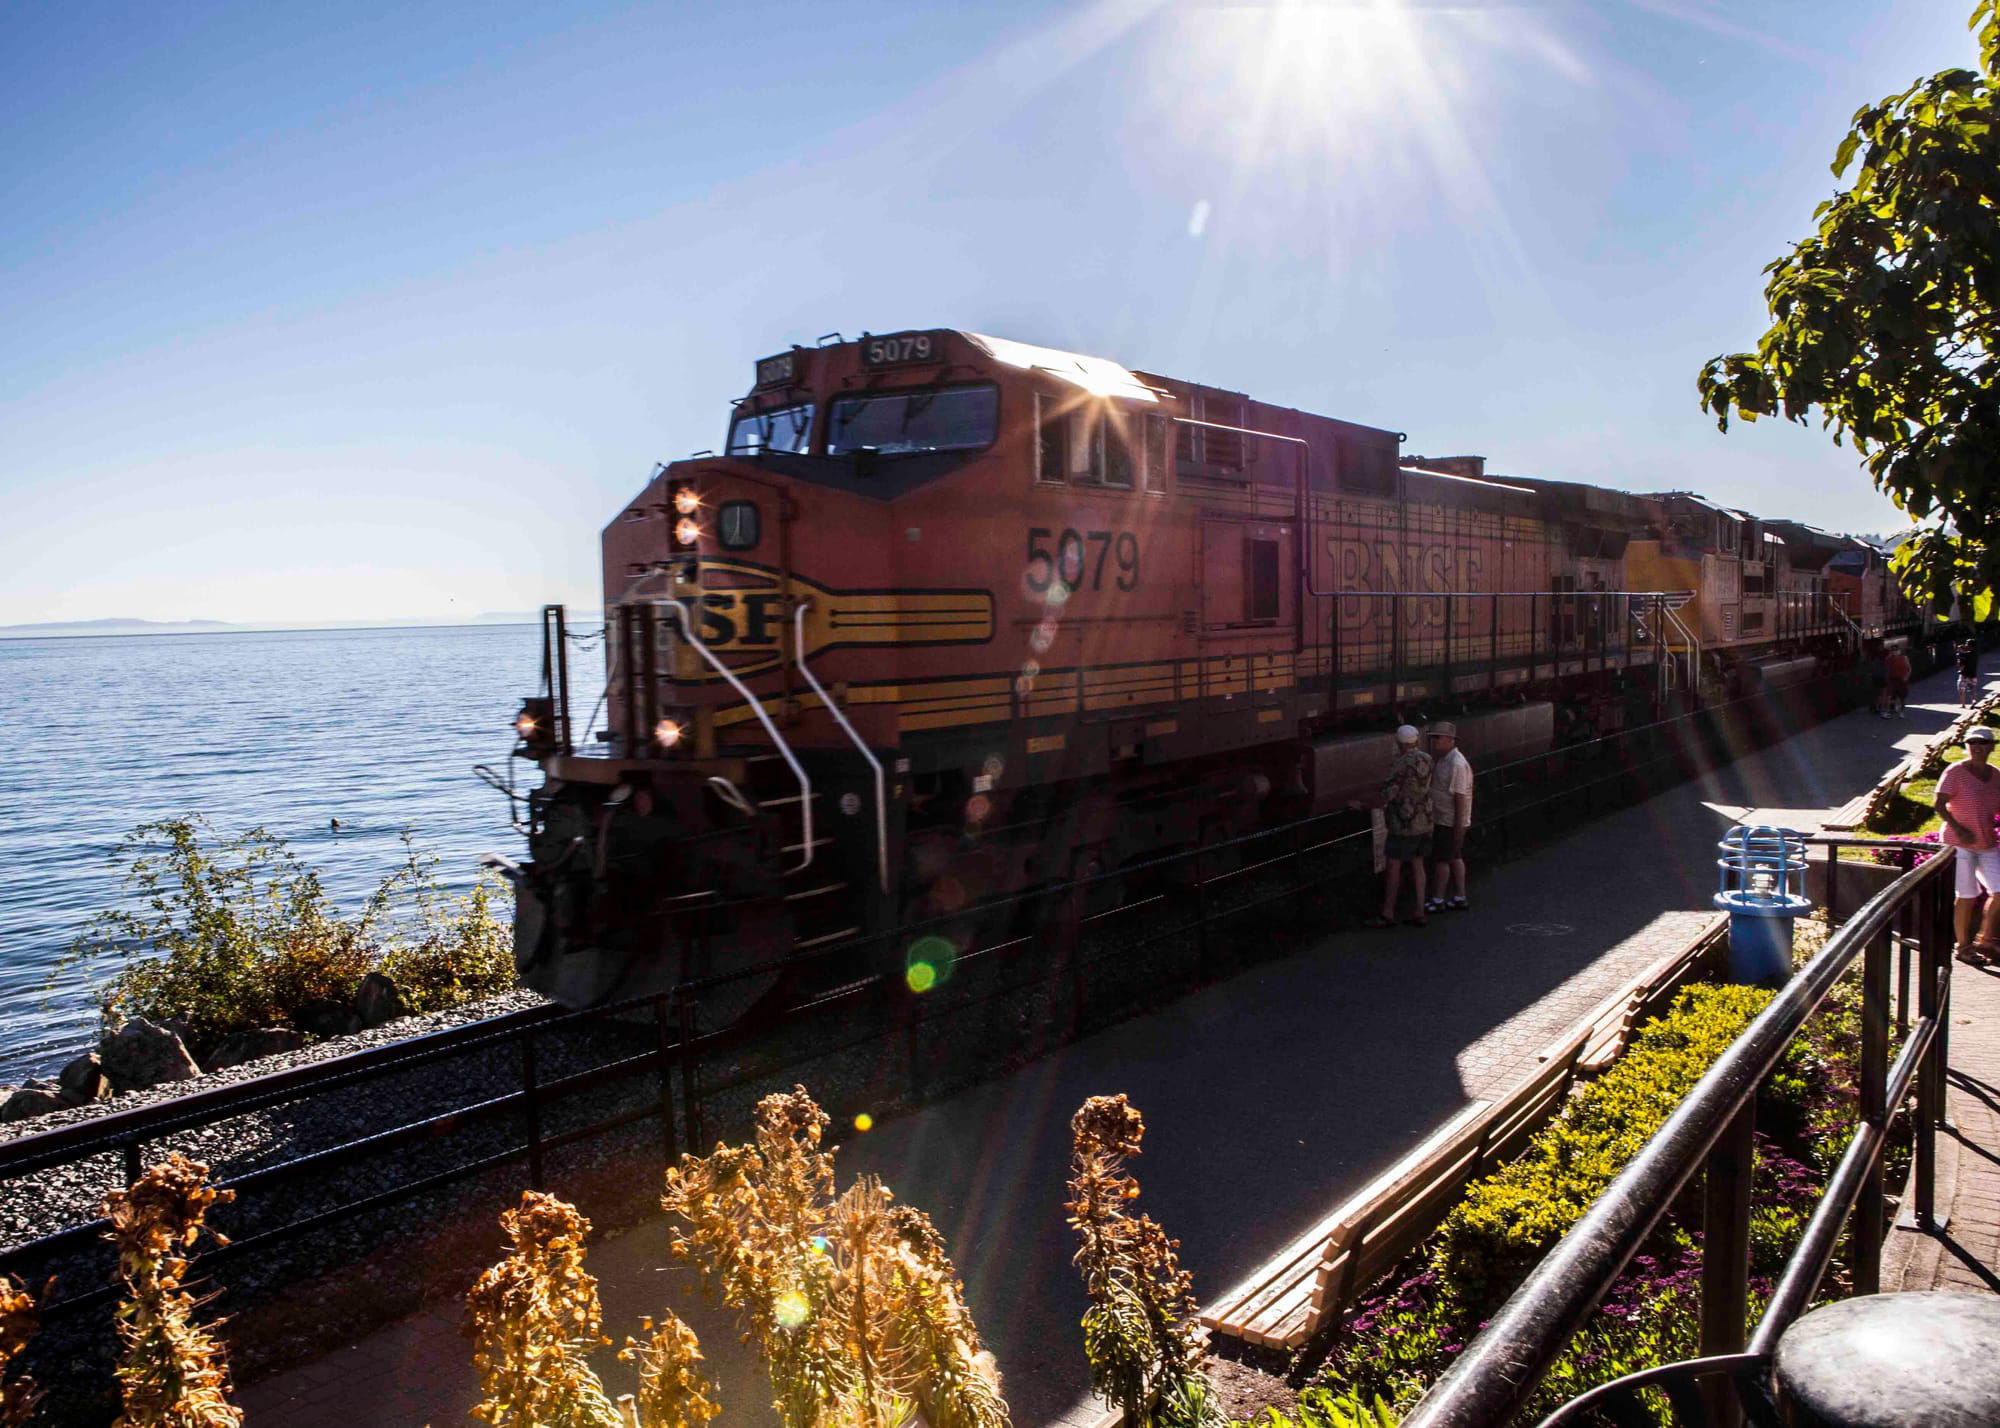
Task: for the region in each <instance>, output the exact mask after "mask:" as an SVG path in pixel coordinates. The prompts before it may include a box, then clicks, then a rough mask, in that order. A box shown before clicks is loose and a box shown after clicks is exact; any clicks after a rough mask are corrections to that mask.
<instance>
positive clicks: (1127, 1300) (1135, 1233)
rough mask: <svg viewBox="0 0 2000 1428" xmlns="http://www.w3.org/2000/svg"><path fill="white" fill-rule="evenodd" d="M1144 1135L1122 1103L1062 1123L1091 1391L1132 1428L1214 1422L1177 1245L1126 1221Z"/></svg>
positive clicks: (1150, 1224)
mask: <svg viewBox="0 0 2000 1428" xmlns="http://www.w3.org/2000/svg"><path fill="white" fill-rule="evenodd" d="M1145 1134H1146V1125H1145V1121H1144V1120H1143V1119H1142V1118H1141V1117H1140V1115H1139V1111H1138V1108H1137V1107H1135V1106H1133V1105H1132V1104H1131V1103H1130V1102H1129V1101H1127V1100H1126V1099H1125V1097H1123V1096H1092V1097H1091V1098H1090V1099H1089V1100H1087V1101H1085V1102H1084V1103H1083V1105H1082V1106H1081V1107H1080V1108H1079V1109H1078V1111H1077V1113H1076V1115H1075V1116H1073V1117H1071V1119H1070V1138H1071V1145H1072V1158H1071V1174H1070V1182H1069V1192H1070V1199H1069V1202H1068V1204H1067V1205H1066V1206H1065V1208H1066V1209H1068V1211H1069V1214H1070V1218H1069V1223H1070V1226H1071V1228H1073V1229H1074V1230H1075V1231H1076V1232H1077V1238H1078V1239H1079V1241H1080V1242H1081V1243H1080V1244H1079V1245H1078V1248H1077V1252H1076V1257H1075V1261H1074V1262H1075V1264H1076V1266H1077V1268H1078V1270H1080V1271H1081V1272H1082V1274H1083V1284H1084V1289H1085V1291H1086V1292H1087V1293H1088V1294H1089V1296H1090V1309H1089V1310H1088V1312H1086V1313H1085V1315H1084V1317H1083V1335H1084V1352H1085V1354H1086V1356H1087V1357H1088V1358H1089V1360H1090V1386H1091V1388H1092V1389H1093V1390H1095V1391H1096V1392H1097V1393H1098V1394H1099V1395H1100V1396H1101V1397H1103V1398H1105V1399H1107V1400H1108V1401H1110V1402H1111V1403H1113V1404H1115V1405H1117V1406H1118V1407H1119V1408H1121V1409H1123V1410H1124V1411H1125V1414H1126V1416H1127V1420H1128V1421H1129V1422H1132V1423H1134V1424H1136V1425H1140V1428H1151V1425H1161V1428H1166V1425H1189V1428H1192V1425H1197V1424H1205V1423H1212V1422H1218V1421H1220V1412H1219V1410H1218V1409H1217V1408H1216V1407H1215V1404H1214V1398H1213V1395H1212V1394H1211V1393H1210V1392H1209V1388H1208V1380H1207V1377H1206V1375H1205V1374H1204V1373H1203V1371H1202V1367H1201V1361H1202V1342H1201V1335H1200V1329H1199V1325H1198V1324H1197V1322H1196V1320H1195V1307H1196V1306H1195V1301H1194V1292H1193V1287H1194V1279H1193V1276H1192V1275H1190V1274H1188V1272H1187V1271H1186V1270H1184V1269H1182V1268H1181V1267H1180V1261H1179V1258H1178V1254H1177V1252H1178V1251H1179V1249H1180V1241H1179V1240H1174V1239H1169V1238H1168V1237H1167V1232H1166V1231H1165V1230H1163V1229H1161V1228H1160V1226H1159V1224H1158V1223H1157V1222H1156V1221H1155V1220H1154V1219H1153V1218H1152V1217H1151V1216H1150V1215H1135V1214H1131V1213H1128V1211H1129V1207H1130V1205H1131V1202H1132V1201H1134V1200H1136V1199H1138V1198H1139V1182H1138V1181H1137V1180H1136V1179H1134V1178H1133V1177H1132V1176H1130V1175H1128V1174H1127V1173H1126V1172H1125V1162H1126V1161H1127V1160H1128V1159H1129V1158H1130V1157H1132V1156H1135V1155H1137V1154H1138V1153H1139V1143H1140V1141H1141V1140H1142V1139H1144V1137H1145Z"/></svg>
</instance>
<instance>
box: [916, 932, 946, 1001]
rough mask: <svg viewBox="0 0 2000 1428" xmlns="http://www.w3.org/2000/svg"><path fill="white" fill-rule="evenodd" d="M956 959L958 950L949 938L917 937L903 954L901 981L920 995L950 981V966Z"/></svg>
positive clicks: (935, 936) (933, 934) (936, 936)
mask: <svg viewBox="0 0 2000 1428" xmlns="http://www.w3.org/2000/svg"><path fill="white" fill-rule="evenodd" d="M957 959H958V948H957V946H956V945H955V944H954V943H953V942H952V940H951V939H950V938H949V937H940V936H938V935H937V934H936V933H932V934H930V935H929V936H928V937H919V938H918V939H917V940H916V941H915V942H912V943H911V944H910V950H909V951H907V952H905V953H904V954H903V981H904V983H905V985H907V986H908V987H909V989H910V990H911V991H913V992H916V993H917V994H918V995H922V994H923V993H925V992H928V991H930V990H931V989H932V988H934V987H941V986H943V985H944V984H945V983H946V982H947V981H949V980H950V979H951V969H952V964H953V963H954V962H956V961H957Z"/></svg>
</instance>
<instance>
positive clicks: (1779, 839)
mask: <svg viewBox="0 0 2000 1428" xmlns="http://www.w3.org/2000/svg"><path fill="white" fill-rule="evenodd" d="M1715 846H1716V847H1717V849H1719V850H1720V851H1721V853H1722V856H1721V857H1719V858H1717V859H1716V860H1715V866H1716V867H1717V868H1718V869H1719V870H1720V872H1721V876H1720V878H1719V879H1718V884H1719V886H1718V888H1717V891H1716V894H1715V906H1716V907H1717V909H1718V910H1720V911H1722V912H1726V913H1728V914H1729V975H1730V977H1731V979H1733V980H1735V981H1738V982H1752V983H1761V984H1763V985H1766V986H1776V985H1778V984H1779V983H1781V982H1783V981H1785V980H1786V979H1787V978H1789V977H1790V976H1791V975H1792V921H1793V919H1794V918H1796V917H1798V916H1799V915H1800V914H1802V913H1806V912H1810V911H1811V910H1812V902H1811V900H1810V899H1809V898H1807V897H1806V895H1805V877H1806V844H1805V836H1804V835H1803V834H1801V833H1799V832H1798V831H1797V830H1795V829H1791V828H1732V829H1730V830H1729V832H1728V833H1727V834H1725V835H1724V837H1723V839H1722V841H1721V842H1720V843H1718V844H1716V845H1715Z"/></svg>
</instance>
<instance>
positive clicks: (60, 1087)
mask: <svg viewBox="0 0 2000 1428" xmlns="http://www.w3.org/2000/svg"><path fill="white" fill-rule="evenodd" d="M56 1094H57V1095H59V1096H61V1097H62V1100H63V1104H64V1105H66V1106H87V1105H89V1104H90V1103H91V1102H92V1101H101V1100H104V1099H105V1098H107V1097H108V1096H110V1094H111V1081H110V1078H109V1077H107V1076H106V1075H105V1074H104V1063H103V1062H102V1061H100V1060H98V1057H97V1053H96V1052H94V1051H86V1052H84V1053H83V1055H81V1056H79V1057H77V1058H76V1060H74V1061H72V1062H70V1063H69V1065H67V1066H65V1067H63V1069H62V1072H61V1074H60V1075H58V1076H57V1077H56Z"/></svg>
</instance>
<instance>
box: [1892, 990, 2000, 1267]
mask: <svg viewBox="0 0 2000 1428" xmlns="http://www.w3.org/2000/svg"><path fill="white" fill-rule="evenodd" d="M1950 1062H1951V1066H1950V1070H1949V1071H1948V1072H1947V1073H1946V1077H1945V1081H1946V1090H1945V1116H1946V1119H1947V1120H1948V1122H1949V1125H1948V1126H1947V1127H1945V1128H1942V1129H1940V1130H1939V1132H1938V1138H1937V1146H1938V1172H1937V1183H1936V1194H1937V1202H1936V1203H1937V1208H1938V1211H1939V1213H1940V1214H1941V1215H1942V1216H1943V1217H1944V1227H1943V1229H1942V1231H1941V1232H1928V1233H1927V1232H1924V1231H1920V1230H1918V1229H1917V1228H1916V1227H1915V1225H1914V1223H1912V1222H1911V1221H1912V1217H1911V1216H1910V1215H1909V1214H1908V1213H1905V1214H1904V1215H1903V1216H1900V1217H1899V1219H1898V1223H1897V1227H1896V1229H1895V1230H1894V1231H1893V1232H1892V1233H1891V1235H1890V1237H1889V1242H1888V1244H1886V1245H1885V1246H1884V1247H1883V1256H1882V1287H1883V1288H1884V1289H1885V1290H1923V1289H1969V1290H1986V1291H1989V1292H1995V1293H2000V971H1994V970H1992V969H1990V968H1974V967H1967V966H1965V965H1963V964H1959V965H1955V966H1954V967H1953V968H1952V985H1951V1053H1950Z"/></svg>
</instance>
